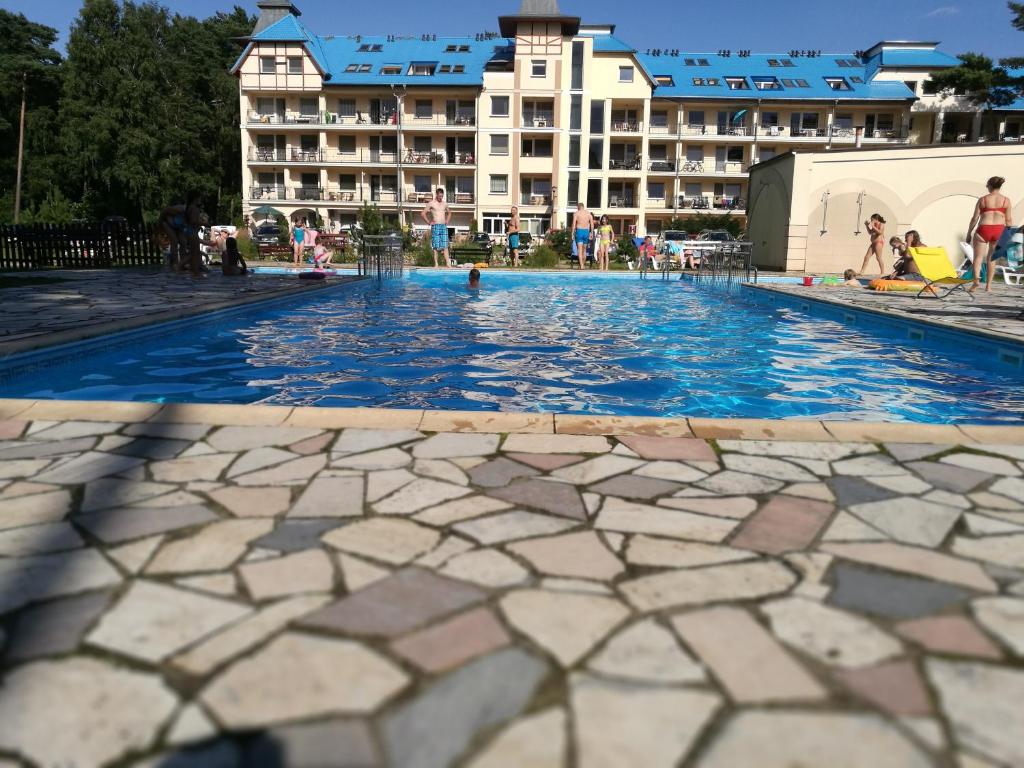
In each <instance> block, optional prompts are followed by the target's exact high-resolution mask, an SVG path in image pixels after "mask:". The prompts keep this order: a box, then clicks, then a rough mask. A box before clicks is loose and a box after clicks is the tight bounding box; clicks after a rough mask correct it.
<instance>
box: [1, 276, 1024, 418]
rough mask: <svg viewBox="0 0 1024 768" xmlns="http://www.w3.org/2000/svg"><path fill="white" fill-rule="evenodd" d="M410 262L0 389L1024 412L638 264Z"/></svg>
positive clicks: (6, 374)
mask: <svg viewBox="0 0 1024 768" xmlns="http://www.w3.org/2000/svg"><path fill="white" fill-rule="evenodd" d="M465 280H466V275H465V273H464V272H454V271H453V272H444V271H438V272H434V271H425V272H415V273H413V274H411V275H410V276H407V277H405V278H402V279H397V280H391V281H385V282H383V283H378V282H377V281H366V282H362V283H357V284H349V285H346V286H339V287H338V288H337V289H333V290H330V289H329V290H325V291H317V292H315V293H314V294H311V295H307V296H302V297H297V298H294V299H290V300H288V301H287V302H284V303H282V302H277V303H272V304H266V305H264V304H259V305H252V306H249V307H244V308H240V309H237V310H232V311H230V312H226V313H218V314H216V315H210V316H201V317H199V318H193V319H191V320H189V321H186V322H184V323H179V324H175V325H171V326H167V327H160V328H153V329H148V330H145V331H142V332H136V333H132V334H129V335H126V336H124V337H122V338H117V339H108V340H106V341H103V342H101V343H89V344H86V345H82V346H77V347H69V348H66V349H63V350H57V351H55V352H48V353H44V354H41V355H34V356H29V357H28V358H24V359H23V360H21V361H9V362H8V363H7V364H6V365H4V366H2V367H0V394H2V396H4V397H34V398H59V399H84V400H138V401H155V402H185V403H194V402H206V403H209V402H213V403H217V402H227V403H255V402H260V403H273V404H291V405H319V406H384V407H393V408H437V409H458V410H506V411H534V412H535V411H549V412H550V411H557V412H562V413H591V414H613V415H634V416H643V415H656V416H705V417H754V418H814V419H862V420H887V421H931V422H943V423H955V422H961V423H963V422H973V423H1006V422H1020V420H1021V419H1022V417H1024V387H1022V386H1021V383H1022V381H1021V378H1022V377H1021V374H1020V371H1019V370H1015V369H1011V368H1009V367H1005V366H1004V367H1000V366H998V365H995V364H993V363H992V362H990V360H989V357H987V356H985V355H983V354H981V353H980V352H976V351H973V350H972V349H970V348H969V347H968V346H967V345H959V346H958V347H957V348H956V349H953V350H949V345H936V344H934V343H929V342H928V341H927V340H925V341H920V342H917V341H914V340H913V339H909V340H908V339H906V338H904V339H901V340H899V341H894V340H893V339H892V336H891V334H887V333H886V331H885V330H884V329H883V330H880V331H877V332H875V331H872V330H871V329H870V327H869V326H868V324H860V323H858V324H856V325H849V324H845V323H843V322H840V321H837V320H833V319H829V318H827V317H820V316H814V315H813V314H808V313H805V312H801V311H797V310H794V309H792V308H787V307H782V306H772V305H765V304H763V303H757V302H755V301H753V300H752V299H751V298H750V297H748V296H747V295H746V294H749V293H750V292H751V289H739V288H736V289H733V290H721V289H713V288H708V287H702V286H694V285H692V284H690V283H687V282H685V281H683V282H681V281H678V280H671V281H667V282H663V281H661V280H658V279H653V280H647V281H641V280H639V279H638V278H637V276H636V275H635V274H634V275H623V276H614V275H604V276H602V275H580V274H578V273H577V274H572V275H558V274H542V275H529V274H501V275H498V274H486V273H485V275H484V288H483V290H481V291H479V292H476V293H474V292H471V291H469V290H467V288H466V287H465Z"/></svg>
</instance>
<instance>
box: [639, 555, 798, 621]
mask: <svg viewBox="0 0 1024 768" xmlns="http://www.w3.org/2000/svg"><path fill="white" fill-rule="evenodd" d="M796 581H797V579H796V576H794V575H793V573H792V571H790V570H789V569H788V568H786V567H785V566H783V565H781V564H779V563H774V562H754V563H735V564H726V565H713V566H709V567H707V568H696V569H692V570H682V571H669V572H667V573H658V574H654V575H652V576H642V577H640V578H637V579H632V580H630V581H625V582H621V583H620V584H619V589H620V590H621V591H622V593H623V594H624V595H625V596H626V598H627V599H628V600H629V602H630V603H632V604H633V606H634V607H635V608H636V609H637V610H640V611H652V610H661V609H663V608H670V607H673V606H686V605H699V604H702V603H712V602H718V601H721V600H747V599H752V598H757V597H764V596H767V595H775V594H779V593H780V592H785V591H786V590H788V589H789V588H790V587H792V586H793V585H795V584H796Z"/></svg>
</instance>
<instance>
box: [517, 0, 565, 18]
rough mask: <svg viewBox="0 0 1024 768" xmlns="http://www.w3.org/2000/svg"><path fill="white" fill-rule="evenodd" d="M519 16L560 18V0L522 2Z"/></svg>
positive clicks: (523, 0)
mask: <svg viewBox="0 0 1024 768" xmlns="http://www.w3.org/2000/svg"><path fill="white" fill-rule="evenodd" d="M519 15H520V16H546V17H548V18H558V17H559V16H561V15H562V12H561V11H560V10H558V0H522V5H521V6H520V8H519Z"/></svg>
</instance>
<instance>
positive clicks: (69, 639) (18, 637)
mask: <svg viewBox="0 0 1024 768" xmlns="http://www.w3.org/2000/svg"><path fill="white" fill-rule="evenodd" d="M112 595H113V593H112V592H109V591H103V592H93V593H91V594H88V595H80V596H78V597H68V598H64V599H61V600H54V601H52V602H49V603H46V604H45V605H41V606H38V607H36V608H29V609H28V610H25V611H22V612H21V613H19V614H18V616H17V619H16V620H15V621H14V623H13V625H12V627H11V633H10V637H9V638H8V641H7V644H6V645H5V646H3V654H4V660H5V661H6V662H7V663H8V664H11V663H13V662H23V661H29V660H31V659H37V658H40V657H42V656H57V655H60V654H64V653H68V652H70V651H73V650H74V649H75V648H77V647H78V644H79V642H81V640H82V637H83V636H84V635H85V633H86V631H87V630H88V629H89V627H90V625H91V624H92V623H93V621H95V620H96V618H97V617H98V616H99V615H100V614H101V613H103V611H104V610H105V609H106V607H107V606H108V605H109V604H110V601H111V597H112Z"/></svg>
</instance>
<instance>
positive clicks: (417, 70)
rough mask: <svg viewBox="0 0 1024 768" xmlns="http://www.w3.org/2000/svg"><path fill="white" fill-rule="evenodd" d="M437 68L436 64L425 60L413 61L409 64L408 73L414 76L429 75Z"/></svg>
mask: <svg viewBox="0 0 1024 768" xmlns="http://www.w3.org/2000/svg"><path fill="white" fill-rule="evenodd" d="M436 70H437V64H434V63H427V62H415V61H414V62H413V63H412V64H410V65H409V74H410V75H412V76H414V77H429V76H431V75H433V74H434V72H435V71H436Z"/></svg>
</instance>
